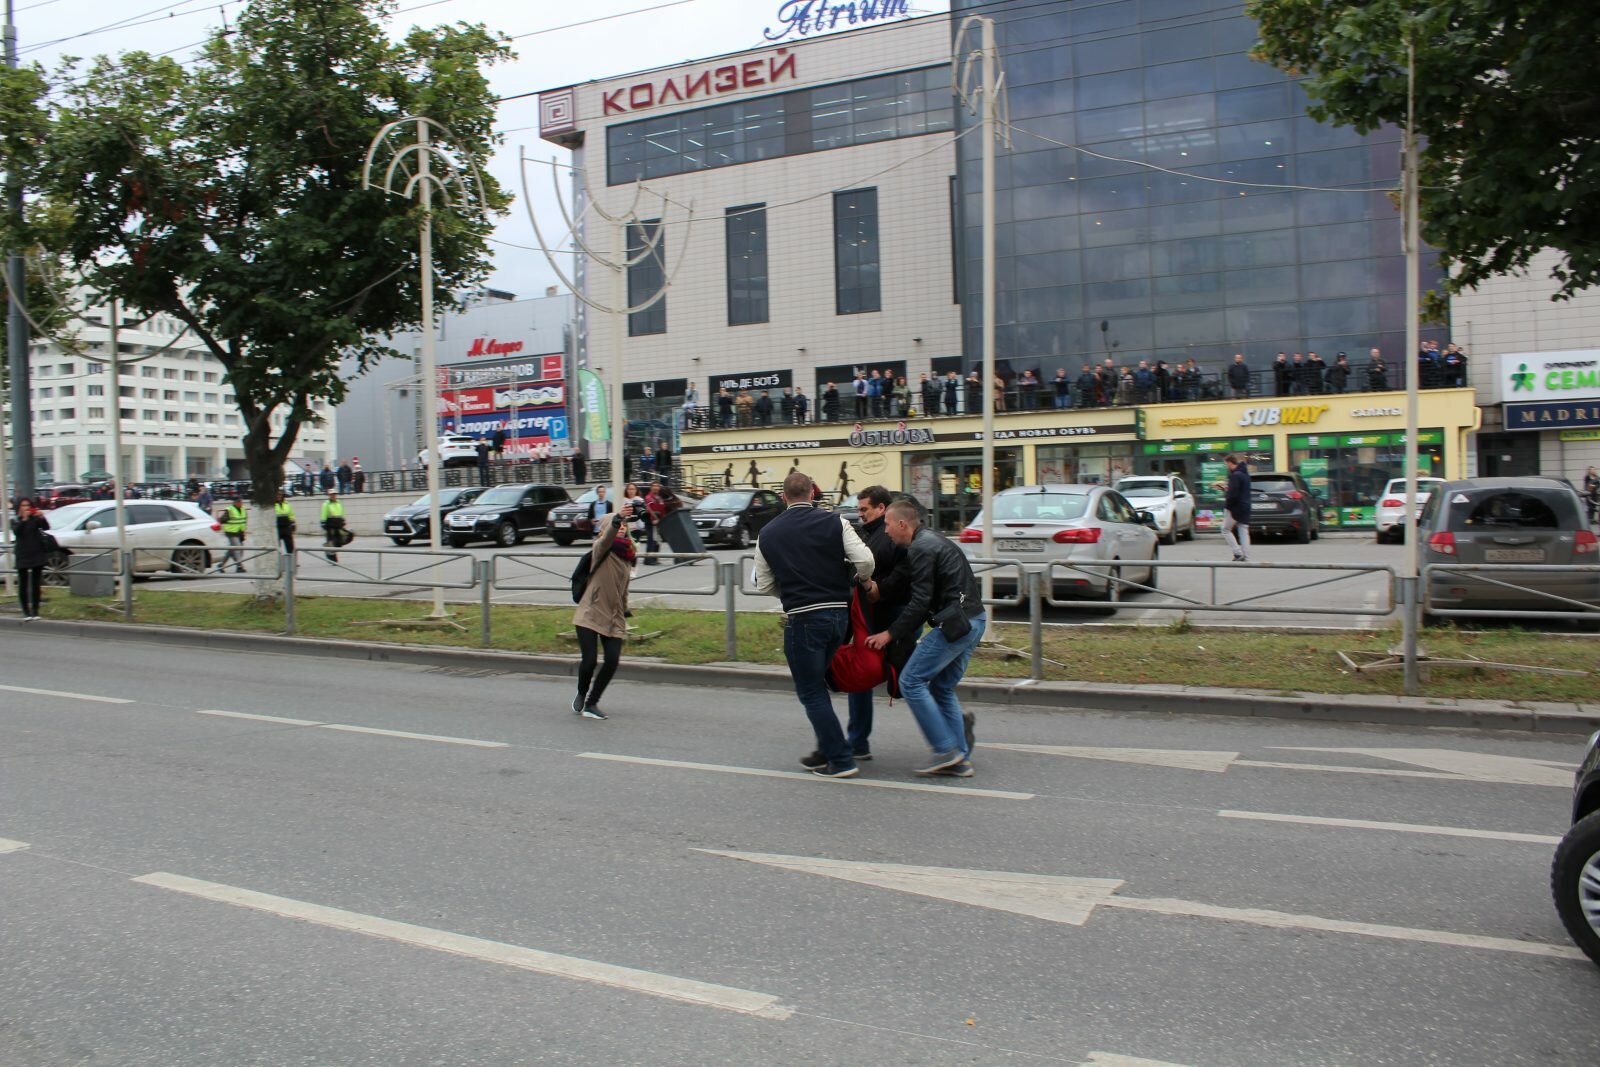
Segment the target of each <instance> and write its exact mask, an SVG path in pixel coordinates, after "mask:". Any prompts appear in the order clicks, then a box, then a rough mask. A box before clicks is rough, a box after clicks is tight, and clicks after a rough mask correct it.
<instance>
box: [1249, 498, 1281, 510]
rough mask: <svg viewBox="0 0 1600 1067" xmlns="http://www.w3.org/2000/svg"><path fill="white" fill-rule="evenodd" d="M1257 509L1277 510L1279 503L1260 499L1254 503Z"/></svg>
mask: <svg viewBox="0 0 1600 1067" xmlns="http://www.w3.org/2000/svg"><path fill="white" fill-rule="evenodd" d="M1253 506H1254V507H1255V509H1256V510H1257V511H1277V510H1278V505H1276V504H1274V503H1273V502H1272V501H1270V500H1258V501H1256V503H1255V504H1254V505H1253Z"/></svg>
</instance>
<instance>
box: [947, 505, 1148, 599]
mask: <svg viewBox="0 0 1600 1067" xmlns="http://www.w3.org/2000/svg"><path fill="white" fill-rule="evenodd" d="M982 523H983V516H982V514H981V513H980V514H979V516H978V517H977V518H975V519H973V520H972V525H970V526H968V527H967V528H966V529H965V530H962V531H961V539H960V540H961V550H962V551H963V552H965V553H966V554H967V556H968V557H970V558H980V553H981V552H982V549H983V545H982V540H983V530H982ZM1154 524H1155V516H1153V515H1151V514H1150V512H1148V511H1135V510H1134V508H1133V506H1132V505H1131V504H1129V503H1128V501H1127V500H1126V499H1124V497H1123V495H1122V494H1121V493H1119V492H1117V491H1116V490H1115V489H1112V488H1111V487H1110V486H1107V485H1029V486H1018V487H1016V488H1014V489H1004V490H1001V491H1000V492H998V493H996V494H995V497H994V542H995V543H994V553H993V558H995V559H1015V560H1020V561H1022V564H1023V569H1024V570H1027V571H1038V572H1040V573H1042V574H1046V575H1048V576H1049V581H1050V583H1051V586H1050V595H1051V596H1052V597H1054V598H1055V599H1056V600H1065V599H1074V598H1087V599H1093V600H1111V599H1113V597H1115V598H1117V599H1121V598H1122V597H1125V596H1127V595H1128V594H1129V593H1130V592H1136V590H1130V589H1129V588H1128V587H1127V586H1118V585H1117V584H1116V583H1115V582H1112V581H1111V580H1110V578H1109V575H1116V576H1117V577H1119V578H1122V579H1124V580H1126V581H1130V582H1138V583H1140V584H1142V585H1146V586H1150V587H1152V588H1153V587H1154V586H1155V584H1156V568H1154V567H1150V566H1144V567H1138V566H1133V567H1128V566H1125V565H1124V564H1125V563H1127V562H1133V563H1135V564H1137V563H1141V562H1143V563H1148V562H1149V561H1152V560H1154V559H1155V558H1156V556H1157V555H1158V554H1159V552H1160V551H1161V549H1160V545H1159V544H1158V538H1157V537H1156V532H1155V530H1154V529H1153V528H1152V527H1153V526H1154ZM1053 563H1068V564H1071V565H1072V566H1073V569H1070V570H1069V569H1065V568H1052V567H1051V564H1053ZM1100 563H1105V564H1108V566H1104V567H1100V566H1091V567H1085V566H1083V565H1084V564H1100ZM1014 573H1015V569H1014V568H1013V569H1011V570H1008V569H1006V568H1003V567H1002V568H999V569H998V570H996V572H995V578H994V587H995V591H996V595H998V596H1010V595H1012V594H1013V592H1014V591H1015V588H1016V582H1015V580H1014V579H1011V578H1009V577H1008V575H1009V574H1014Z"/></svg>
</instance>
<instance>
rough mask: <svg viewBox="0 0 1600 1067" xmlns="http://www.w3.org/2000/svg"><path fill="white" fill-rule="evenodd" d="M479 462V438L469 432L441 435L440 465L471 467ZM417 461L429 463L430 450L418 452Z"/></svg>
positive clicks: (422, 463) (423, 463)
mask: <svg viewBox="0 0 1600 1067" xmlns="http://www.w3.org/2000/svg"><path fill="white" fill-rule="evenodd" d="M477 462H478V439H477V438H476V437H473V436H472V435H471V434H467V433H446V434H440V435H439V466H441V467H469V466H472V465H473V464H475V463H477ZM417 463H418V464H419V465H421V466H424V467H426V466H427V465H428V450H427V449H426V448H424V449H423V450H422V451H421V452H418V453H417Z"/></svg>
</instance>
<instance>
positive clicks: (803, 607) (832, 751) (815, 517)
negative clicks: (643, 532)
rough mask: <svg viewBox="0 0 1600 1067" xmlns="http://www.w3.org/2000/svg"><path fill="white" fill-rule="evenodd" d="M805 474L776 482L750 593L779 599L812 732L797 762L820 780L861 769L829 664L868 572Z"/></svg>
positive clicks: (786, 650) (855, 544) (849, 532)
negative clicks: (779, 490)
mask: <svg viewBox="0 0 1600 1067" xmlns="http://www.w3.org/2000/svg"><path fill="white" fill-rule="evenodd" d="M813 488H814V487H813V485H812V482H811V479H810V478H809V477H808V476H806V475H804V474H801V473H800V472H799V471H794V472H792V473H791V474H790V475H789V476H788V477H787V478H785V479H784V480H783V499H784V503H785V504H787V505H788V506H787V507H786V508H785V509H784V510H783V512H782V513H780V514H779V515H778V517H777V518H775V519H773V520H772V521H771V522H769V523H767V525H766V528H765V529H763V530H762V531H761V539H760V540H759V541H757V542H756V568H755V569H756V591H757V592H759V593H763V594H765V595H767V596H774V595H775V596H777V597H778V598H779V600H780V601H782V603H783V614H784V625H783V655H784V658H785V659H786V660H788V661H789V674H790V675H791V676H792V677H793V678H794V691H795V695H796V696H798V697H799V698H800V703H801V705H803V706H804V707H805V709H806V717H807V718H809V719H810V720H811V730H812V732H813V733H815V734H816V737H817V748H816V752H817V754H819V755H820V757H821V760H820V761H812V760H811V757H809V756H808V757H806V758H805V759H803V760H801V765H802V766H804V767H806V768H807V769H808V770H810V771H811V773H812V774H816V775H820V776H821V777H823V778H854V777H855V776H856V775H857V774H859V773H860V770H859V769H858V768H857V767H856V758H855V754H854V752H852V751H851V748H850V742H849V741H848V740H847V739H846V738H845V735H844V731H843V730H842V729H840V727H839V716H838V715H837V714H835V712H834V710H833V697H832V696H831V695H830V694H829V693H828V681H827V675H828V664H829V663H831V662H832V661H833V654H834V653H835V652H837V651H839V647H840V646H841V645H843V644H844V642H845V640H846V638H848V637H849V633H850V590H851V585H852V583H853V582H854V581H856V580H860V581H866V580H867V579H869V578H871V577H872V553H871V552H870V551H869V550H868V549H867V546H866V545H864V544H862V543H861V538H859V537H857V536H856V532H855V531H854V530H853V529H851V528H850V523H849V522H848V521H846V520H845V519H844V518H842V517H840V516H838V515H835V514H833V513H832V512H830V511H822V510H819V509H818V508H817V505H816V503H815V501H814V500H813V499H812V496H813Z"/></svg>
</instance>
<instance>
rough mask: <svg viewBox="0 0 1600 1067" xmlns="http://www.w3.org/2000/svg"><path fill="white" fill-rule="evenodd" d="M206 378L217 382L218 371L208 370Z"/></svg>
mask: <svg viewBox="0 0 1600 1067" xmlns="http://www.w3.org/2000/svg"><path fill="white" fill-rule="evenodd" d="M205 380H206V381H208V382H211V383H213V384H215V382H216V381H217V372H216V371H211V370H208V371H206V376H205Z"/></svg>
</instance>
